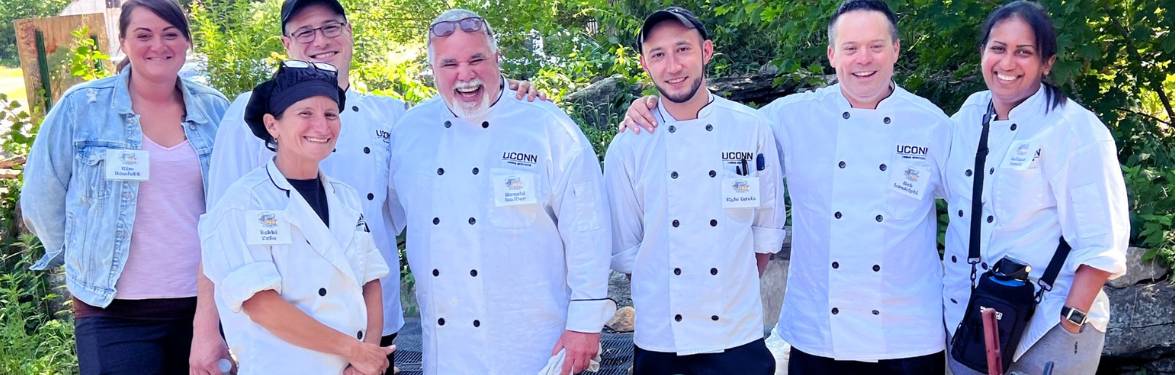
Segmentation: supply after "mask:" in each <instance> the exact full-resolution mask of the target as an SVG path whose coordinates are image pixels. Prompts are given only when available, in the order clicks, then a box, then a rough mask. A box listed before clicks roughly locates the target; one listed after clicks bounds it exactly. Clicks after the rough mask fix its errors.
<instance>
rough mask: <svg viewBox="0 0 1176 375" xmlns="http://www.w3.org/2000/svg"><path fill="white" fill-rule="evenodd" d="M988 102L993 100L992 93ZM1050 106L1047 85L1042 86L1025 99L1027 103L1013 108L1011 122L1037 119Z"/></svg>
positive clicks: (1010, 112) (990, 92)
mask: <svg viewBox="0 0 1176 375" xmlns="http://www.w3.org/2000/svg"><path fill="white" fill-rule="evenodd" d="M988 100H990V101H991V100H992V91H988ZM1048 106H1049V103H1046V102H1045V84H1042V85H1041V86H1040V87H1038V88H1037V92H1035V93H1033V95H1031V96H1029V98H1027V99H1025V101H1023V102H1021V104H1017V106H1016V107H1013V109H1012V110H1011V111H1009V120H1012V119H1022V120H1023V119H1026V118H1028V119H1035V118H1037V117H1040V116H1043V115H1045V110H1046V108H1048ZM1001 121H1008V120H1001ZM977 124H979V123H977ZM1027 125H1028V124H1027Z"/></svg>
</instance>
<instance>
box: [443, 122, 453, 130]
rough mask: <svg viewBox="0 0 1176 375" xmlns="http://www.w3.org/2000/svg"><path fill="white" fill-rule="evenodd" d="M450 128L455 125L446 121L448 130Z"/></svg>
mask: <svg viewBox="0 0 1176 375" xmlns="http://www.w3.org/2000/svg"><path fill="white" fill-rule="evenodd" d="M450 126H453V123H451V122H449V121H446V122H445V127H446V128H448V127H450Z"/></svg>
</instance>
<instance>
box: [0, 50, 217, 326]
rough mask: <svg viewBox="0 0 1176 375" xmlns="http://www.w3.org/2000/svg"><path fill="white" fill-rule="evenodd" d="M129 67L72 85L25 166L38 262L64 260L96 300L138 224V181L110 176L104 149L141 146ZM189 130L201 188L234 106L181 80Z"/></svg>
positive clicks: (25, 197) (76, 289)
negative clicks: (219, 132)
mask: <svg viewBox="0 0 1176 375" xmlns="http://www.w3.org/2000/svg"><path fill="white" fill-rule="evenodd" d="M130 72H131V68H130V67H128V68H127V69H124V70H123V71H122V72H121V73H119V74H118V75H116V76H112V77H107V78H103V79H99V80H94V81H90V82H85V83H82V84H79V85H76V86H74V87H72V88H70V89H69V90H68V91H66V93H65V94H64V95H62V97H61V99H60V100H59V101H58V102H57V105H55V106H54V107H53V109H52V110H50V111H49V114H48V115H46V117H45V121H44V122H43V123H42V124H41V130H40V132H39V134H38V135H37V139H36V141H34V142H33V148H32V151H31V152H30V153H29V157H28V163H27V164H26V165H25V170H24V188H23V189H22V197H21V200H20V207H21V210H22V211H23V213H24V222H25V224H26V225H27V226H28V227H29V229H31V230H32V232H33V233H34V234H36V235H37V236H38V237H39V238H40V239H41V243H42V244H44V245H45V252H46V254H45V256H44V257H42V258H41V260H39V261H38V262H37V263H36V264H34V265H33V269H38V270H39V269H45V268H47V267H55V266H60V265H61V264H62V263H63V262H64V264H65V275H66V276H65V277H66V286H67V287H68V288H69V291H70V292H71V293H73V295H74V296H75V297H77V298H78V299H80V300H82V302H85V303H87V304H89V305H92V306H98V307H106V306H107V305H109V304H110V302H111V300H113V299H114V295H115V290H114V285H115V281H117V280H118V277H119V275H120V274H122V271H123V266H124V265H126V257H127V252H128V249H129V246H130V239H131V231H132V229H133V228H134V223H135V206H136V203H137V201H138V199H137V198H138V193H139V182H137V181H112V180H111V181H108V180H107V179H106V178H105V176H106V175H105V168H106V165H107V163H106V162H105V160H104V159H106V150H107V149H123V150H141V149H142V148H143V131H142V128H141V127H140V126H139V115H137V114H135V113H134V111H132V110H131V97H130V92H129V90H128V83H129V82H130ZM176 86H177V87H178V88H179V90H180V92H182V93H183V97H184V106H185V110H186V113H187V115H186V116H185V118H184V120H183V123H182V126H183V128H184V135H185V136H186V137H187V139H188V141H189V143H190V144H191V145H192V147H193V148H195V150H196V155H197V156H198V158H199V159H200V169H201V173H202V178H203V180H204V188H205V189H206V190H207V188H208V161H209V158H210V156H211V155H212V142H213V140H214V139H216V129H217V125H218V124H220V120H221V117H223V116H224V113H225V110H226V109H227V108H228V106H229V101H228V99H226V98H225V96H224V95H222V94H221V93H220V92H217V91H216V90H213V89H211V88H209V87H205V86H202V85H199V84H196V83H194V82H192V81H189V80H186V79H180V80H179V81H178V82H177V84H176Z"/></svg>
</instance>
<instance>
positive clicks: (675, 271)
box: [674, 268, 682, 276]
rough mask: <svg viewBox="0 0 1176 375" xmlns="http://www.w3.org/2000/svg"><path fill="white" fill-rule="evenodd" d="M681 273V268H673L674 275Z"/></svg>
mask: <svg viewBox="0 0 1176 375" xmlns="http://www.w3.org/2000/svg"><path fill="white" fill-rule="evenodd" d="M681 274H682V269H681V268H675V269H674V275H676V276H677V275H681Z"/></svg>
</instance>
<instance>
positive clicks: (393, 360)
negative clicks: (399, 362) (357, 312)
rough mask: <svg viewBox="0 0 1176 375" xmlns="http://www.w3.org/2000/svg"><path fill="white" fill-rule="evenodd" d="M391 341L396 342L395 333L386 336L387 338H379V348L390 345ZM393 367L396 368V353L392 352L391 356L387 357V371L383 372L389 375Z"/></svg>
mask: <svg viewBox="0 0 1176 375" xmlns="http://www.w3.org/2000/svg"><path fill="white" fill-rule="evenodd" d="M393 340H396V334H395V333H393V334H391V335H388V336H384V337H381V338H380V346H388V345H392V341H393ZM398 350H399V349H398ZM393 366H396V352H392V354H389V355H388V371H385V373H387V374H391V373H392V367H393Z"/></svg>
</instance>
